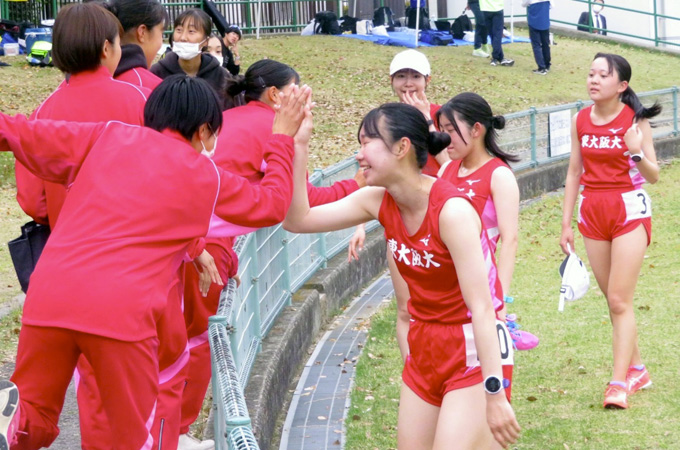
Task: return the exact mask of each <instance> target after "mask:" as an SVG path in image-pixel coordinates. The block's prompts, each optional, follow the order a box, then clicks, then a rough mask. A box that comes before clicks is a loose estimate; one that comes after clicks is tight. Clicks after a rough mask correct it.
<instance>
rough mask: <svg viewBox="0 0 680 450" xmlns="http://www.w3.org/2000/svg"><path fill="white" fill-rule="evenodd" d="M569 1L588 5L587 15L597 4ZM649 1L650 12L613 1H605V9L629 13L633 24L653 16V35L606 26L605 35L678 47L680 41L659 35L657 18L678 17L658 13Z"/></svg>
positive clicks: (592, 28)
mask: <svg viewBox="0 0 680 450" xmlns="http://www.w3.org/2000/svg"><path fill="white" fill-rule="evenodd" d="M571 1H573V2H577V3H585V4H586V5H588V14H589V15H590V14H592V7H593V5H594V4H597V3H595V2H594V1H593V0H571ZM651 3H652V8H651V9H652V11H651V12H650V11H645V10H643V9H633V8H625V7H623V6H617V5H616V4H615V3H614V2H609V3H607V9H611V10H617V11H624V12H626V13H630V15H631V19H630V22H629V23H631V24H634V23H636V21H639V20H642V19H645V18H647V17H653V18H654V19H653V22H654V36H653V37H647V36H640V35H637V34H632V33H624V32H622V31H615V30H612V29H609V28H607V29H606V30H604V31H606V32H607V35H615V36H625V37H629V38H635V39H640V40H643V41H648V42H654V45H655V46H657V47H658V46H659V44H665V45H673V46H676V47H680V42H673V41H669V40H667V39H665V38H664V37H661V36H659V20H660V19H661V20H673V21H676V22H680V17H674V16H669V15H666V14H659V12H658V6H657V2H656V0H654V1H653V2H651ZM551 22H552V23H560V24H563V25H571V26H580V27H584V28H587V29H588V30H589V31H590V32H593V31H600V30H602V29H601V28H597V27H594V26H591V25H589V24H586V25H579V24H577V23H573V22H566V21H562V20H556V19H551Z"/></svg>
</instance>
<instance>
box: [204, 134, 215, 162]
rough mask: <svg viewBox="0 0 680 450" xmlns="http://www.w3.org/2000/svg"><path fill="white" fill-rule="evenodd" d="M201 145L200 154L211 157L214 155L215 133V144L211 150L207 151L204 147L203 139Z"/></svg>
mask: <svg viewBox="0 0 680 450" xmlns="http://www.w3.org/2000/svg"><path fill="white" fill-rule="evenodd" d="M201 147H203V150H202V151H201V155H205V156H207V157H208V158H211V159H212V157H213V156H215V149H216V148H217V135H215V145H213V148H212V150H210V151H208V149H207V148H205V144H204V143H203V141H201Z"/></svg>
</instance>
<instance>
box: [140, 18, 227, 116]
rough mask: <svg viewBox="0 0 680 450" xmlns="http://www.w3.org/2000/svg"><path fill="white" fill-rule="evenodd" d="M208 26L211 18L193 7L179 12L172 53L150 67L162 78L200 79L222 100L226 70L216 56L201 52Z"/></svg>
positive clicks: (206, 43)
mask: <svg viewBox="0 0 680 450" xmlns="http://www.w3.org/2000/svg"><path fill="white" fill-rule="evenodd" d="M211 29H212V20H210V16H208V14H206V13H205V12H204V11H201V10H200V9H195V8H192V9H188V10H186V11H184V12H183V13H181V14H180V15H179V16H177V18H176V19H175V23H174V31H173V34H172V52H169V53H168V54H167V55H166V56H165V57H164V58H163V59H161V60H160V61H158V62H157V63H156V64H154V65H153V66H151V69H150V70H151V72H152V73H153V74H155V75H157V76H158V77H160V78H163V79H164V78H167V77H169V76H170V75H174V74H178V73H184V74H186V75H189V76H191V77H198V78H202V79H204V80H205V81H207V82H208V84H210V86H211V87H212V88H213V89H215V92H217V95H218V96H219V98H220V101H221V102H222V103H224V89H225V88H224V86H225V83H226V77H227V71H226V70H225V69H224V68H223V67H222V63H221V62H220V61H219V60H218V59H217V58H214V57H213V56H212V55H210V54H209V53H207V52H206V53H204V52H203V50H204V48H205V47H207V46H208V44H209V37H210V32H211ZM223 107H224V106H223Z"/></svg>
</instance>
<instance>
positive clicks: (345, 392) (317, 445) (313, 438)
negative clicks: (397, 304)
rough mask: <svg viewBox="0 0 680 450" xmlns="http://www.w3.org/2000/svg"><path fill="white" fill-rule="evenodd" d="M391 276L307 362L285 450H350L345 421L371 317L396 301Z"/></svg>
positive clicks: (286, 428) (357, 303)
mask: <svg viewBox="0 0 680 450" xmlns="http://www.w3.org/2000/svg"><path fill="white" fill-rule="evenodd" d="M393 293H394V290H393V288H392V281H391V280H390V277H389V274H384V275H383V276H381V277H380V278H379V279H378V280H376V281H375V282H373V283H372V284H371V285H370V286H369V287H368V288H366V289H365V290H364V291H363V292H362V293H361V295H360V296H359V297H357V298H355V299H354V301H352V303H351V304H350V305H349V306H348V308H347V310H345V311H344V312H343V313H342V314H340V315H339V316H338V317H336V319H335V320H334V321H333V323H332V324H331V326H330V330H328V331H327V332H326V334H324V336H323V337H322V338H321V340H320V341H319V343H318V344H317V346H316V349H315V350H314V353H313V354H312V356H311V357H310V358H309V360H307V363H306V364H305V368H304V369H303V371H302V375H301V376H300V381H299V382H298V384H297V388H296V389H295V392H294V393H293V399H292V401H291V405H290V408H289V409H288V415H287V416H286V421H285V423H284V425H283V432H282V435H281V443H280V446H279V449H280V450H286V449H291V450H292V449H300V450H302V449H305V448H308V449H315V450H317V449H329V448H330V449H334V448H335V449H337V448H339V447H343V448H344V438H345V433H344V419H345V418H346V415H347V410H348V408H349V404H350V392H351V389H352V386H353V384H354V383H353V381H354V370H355V366H356V362H357V360H358V359H359V355H360V354H361V350H362V348H363V345H364V343H365V342H366V338H367V336H368V331H369V327H368V321H369V318H370V316H372V315H373V313H375V312H376V311H378V310H379V308H380V306H381V305H383V304H385V303H389V302H390V301H391V300H392V295H393Z"/></svg>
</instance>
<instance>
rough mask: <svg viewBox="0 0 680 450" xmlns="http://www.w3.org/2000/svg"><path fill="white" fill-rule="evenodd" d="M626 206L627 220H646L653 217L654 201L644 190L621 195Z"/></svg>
mask: <svg viewBox="0 0 680 450" xmlns="http://www.w3.org/2000/svg"><path fill="white" fill-rule="evenodd" d="M621 198H622V199H623V203H624V204H625V205H626V220H627V221H630V220H634V219H644V218H645V217H651V216H652V199H650V198H649V195H647V193H646V192H645V190H644V189H636V190H634V191H630V192H624V193H623V194H621Z"/></svg>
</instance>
